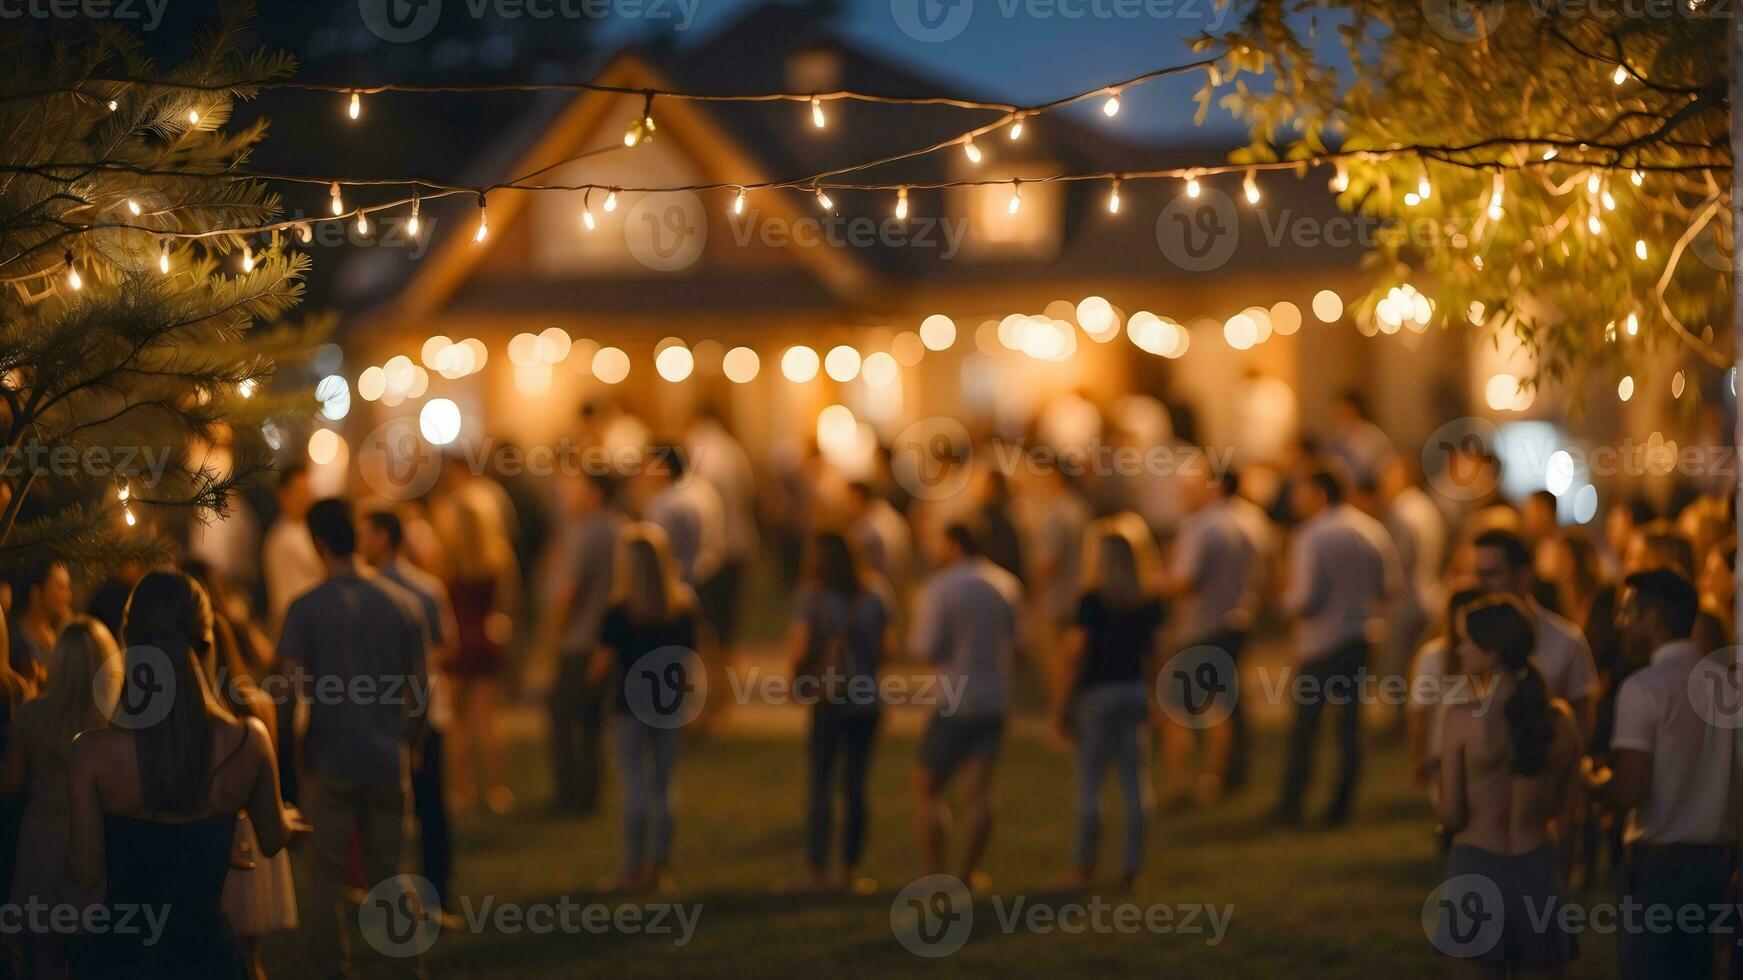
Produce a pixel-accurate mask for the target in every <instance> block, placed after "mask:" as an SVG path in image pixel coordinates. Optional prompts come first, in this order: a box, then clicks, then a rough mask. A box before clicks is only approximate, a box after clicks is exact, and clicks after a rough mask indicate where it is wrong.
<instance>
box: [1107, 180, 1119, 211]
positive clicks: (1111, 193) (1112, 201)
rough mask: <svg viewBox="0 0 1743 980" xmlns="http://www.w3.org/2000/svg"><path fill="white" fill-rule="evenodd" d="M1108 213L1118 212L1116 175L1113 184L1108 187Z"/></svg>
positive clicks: (1117, 181) (1117, 182)
mask: <svg viewBox="0 0 1743 980" xmlns="http://www.w3.org/2000/svg"><path fill="white" fill-rule="evenodd" d="M1108 213H1109V214H1119V213H1120V181H1119V178H1117V177H1116V178H1115V179H1114V184H1113V186H1112V187H1110V188H1108Z"/></svg>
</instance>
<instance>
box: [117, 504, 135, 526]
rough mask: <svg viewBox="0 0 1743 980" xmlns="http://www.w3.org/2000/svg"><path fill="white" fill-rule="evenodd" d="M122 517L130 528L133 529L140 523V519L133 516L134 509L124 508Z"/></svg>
mask: <svg viewBox="0 0 1743 980" xmlns="http://www.w3.org/2000/svg"><path fill="white" fill-rule="evenodd" d="M121 516H122V518H124V519H125V520H126V521H127V526H128V527H133V526H134V525H136V524H138V523H139V518H137V517H134V516H133V508H132V507H128V506H123V507H122V508H121Z"/></svg>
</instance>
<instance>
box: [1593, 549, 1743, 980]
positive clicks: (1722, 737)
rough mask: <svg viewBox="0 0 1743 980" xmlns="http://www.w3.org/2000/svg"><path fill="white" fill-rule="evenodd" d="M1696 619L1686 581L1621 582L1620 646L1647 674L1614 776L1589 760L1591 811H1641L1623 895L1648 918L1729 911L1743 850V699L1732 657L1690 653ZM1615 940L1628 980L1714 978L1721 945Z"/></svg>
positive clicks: (1626, 711) (1696, 937) (1624, 705)
mask: <svg viewBox="0 0 1743 980" xmlns="http://www.w3.org/2000/svg"><path fill="white" fill-rule="evenodd" d="M1699 611H1700V602H1699V599H1698V597H1697V595H1696V592H1695V588H1694V586H1693V585H1692V584H1690V582H1689V580H1688V579H1687V578H1686V577H1684V576H1683V575H1682V574H1681V573H1680V572H1676V571H1672V570H1670V569H1653V570H1649V571H1641V572H1635V573H1634V574H1632V575H1630V576H1628V578H1627V579H1626V580H1624V582H1623V587H1622V599H1621V606H1620V608H1619V610H1618V612H1617V626H1618V628H1619V629H1620V630H1621V632H1622V642H1623V646H1624V649H1625V650H1626V652H1627V654H1628V655H1629V656H1630V658H1631V659H1639V658H1641V657H1645V658H1646V659H1648V660H1649V661H1650V662H1649V664H1648V666H1646V667H1644V668H1642V669H1641V670H1639V671H1637V672H1635V673H1634V674H1633V675H1632V676H1630V677H1629V678H1628V679H1627V680H1625V681H1623V682H1622V686H1621V688H1620V690H1619V691H1618V693H1617V695H1616V729H1615V735H1614V736H1613V737H1612V739H1611V743H1610V744H1611V749H1612V753H1611V756H1612V762H1611V765H1610V766H1608V767H1605V768H1599V767H1597V766H1595V765H1593V764H1591V763H1590V761H1589V760H1588V763H1587V765H1586V766H1585V768H1584V772H1583V775H1584V777H1585V778H1584V781H1585V785H1586V789H1587V791H1588V792H1589V793H1590V794H1591V796H1592V798H1593V799H1595V800H1597V801H1598V802H1600V803H1602V804H1604V805H1605V806H1607V807H1609V808H1610V809H1611V810H1612V811H1613V812H1615V813H1624V812H1629V811H1632V813H1631V815H1630V816H1629V818H1628V829H1627V832H1626V836H1625V843H1626V847H1627V856H1626V858H1625V859H1624V861H1623V863H1622V867H1621V870H1620V873H1619V875H1618V890H1619V891H1620V892H1621V893H1622V900H1623V902H1624V903H1626V904H1634V905H1638V906H1644V907H1645V908H1647V909H1657V908H1668V909H1673V910H1680V909H1685V908H1690V907H1694V908H1700V909H1712V908H1717V907H1718V906H1720V905H1721V904H1723V903H1724V901H1725V895H1726V889H1727V885H1728V880H1729V877H1730V863H1729V861H1728V860H1727V849H1728V848H1729V847H1731V846H1733V845H1735V844H1736V843H1737V826H1736V812H1735V810H1734V807H1735V805H1736V804H1735V799H1734V797H1735V793H1736V780H1737V770H1736V768H1735V767H1736V765H1737V763H1738V761H1739V760H1738V754H1737V752H1738V749H1737V738H1736V735H1737V733H1736V731H1735V728H1736V725H1735V720H1736V718H1737V704H1738V703H1739V701H1738V698H1739V696H1740V694H1743V692H1740V691H1739V689H1738V683H1737V679H1736V678H1737V667H1736V662H1735V661H1736V650H1735V649H1734V648H1728V649H1722V650H1719V651H1715V652H1712V653H1708V652H1707V651H1705V650H1702V649H1701V648H1700V647H1698V646H1696V645H1695V644H1694V643H1693V642H1691V641H1690V639H1689V636H1690V633H1691V632H1692V631H1693V630H1694V625H1695V617H1696V616H1697V615H1698V613H1699ZM1697 675H1699V676H1697ZM1706 926H1707V928H1713V926H1714V924H1713V923H1712V922H1710V921H1708V922H1706ZM1730 933H1731V931H1730V930H1727V931H1726V935H1727V937H1729V936H1730ZM1618 939H1619V942H1620V952H1621V969H1622V976H1623V977H1624V978H1627V980H1637V978H1658V977H1664V978H1671V977H1710V976H1712V975H1713V967H1714V963H1715V954H1716V952H1717V942H1718V940H1719V937H1718V936H1716V935H1714V934H1713V932H1709V931H1707V929H1706V928H1700V929H1687V928H1681V927H1679V928H1676V929H1671V930H1661V931H1655V930H1651V929H1647V930H1637V929H1636V930H1630V929H1623V930H1620V931H1619V933H1618Z"/></svg>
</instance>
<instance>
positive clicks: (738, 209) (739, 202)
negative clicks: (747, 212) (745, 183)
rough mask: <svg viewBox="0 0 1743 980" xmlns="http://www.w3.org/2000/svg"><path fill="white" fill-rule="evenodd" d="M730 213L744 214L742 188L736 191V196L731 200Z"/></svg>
mask: <svg viewBox="0 0 1743 980" xmlns="http://www.w3.org/2000/svg"><path fill="white" fill-rule="evenodd" d="M732 213H733V214H743V213H744V188H742V187H740V188H739V189H738V196H736V197H734V198H733V199H732Z"/></svg>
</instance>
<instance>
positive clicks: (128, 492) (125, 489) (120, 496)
mask: <svg viewBox="0 0 1743 980" xmlns="http://www.w3.org/2000/svg"><path fill="white" fill-rule="evenodd" d="M131 496H133V488H132V487H129V486H128V485H127V484H126V483H122V484H121V486H120V488H119V489H117V490H116V491H115V499H116V500H119V501H121V502H122V503H126V502H127V498H129V497H131Z"/></svg>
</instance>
